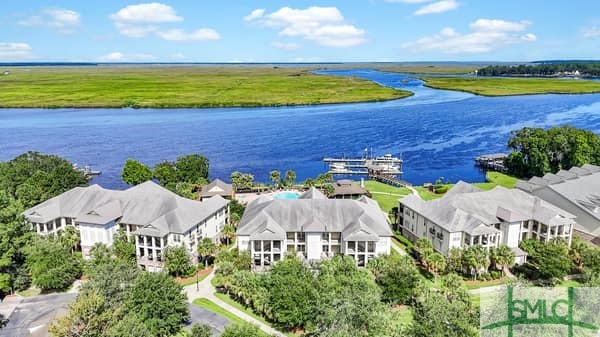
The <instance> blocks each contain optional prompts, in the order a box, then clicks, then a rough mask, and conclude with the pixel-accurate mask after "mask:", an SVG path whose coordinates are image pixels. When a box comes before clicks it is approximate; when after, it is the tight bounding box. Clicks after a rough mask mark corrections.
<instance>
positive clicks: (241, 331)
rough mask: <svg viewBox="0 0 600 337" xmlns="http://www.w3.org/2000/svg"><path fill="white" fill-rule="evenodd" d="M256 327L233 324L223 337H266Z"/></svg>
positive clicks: (224, 332) (228, 327) (226, 329)
mask: <svg viewBox="0 0 600 337" xmlns="http://www.w3.org/2000/svg"><path fill="white" fill-rule="evenodd" d="M266 336H267V334H266V333H264V332H262V330H260V329H259V328H258V326H256V325H251V324H241V325H240V324H232V325H228V326H226V327H225V330H223V333H222V334H221V337H266Z"/></svg>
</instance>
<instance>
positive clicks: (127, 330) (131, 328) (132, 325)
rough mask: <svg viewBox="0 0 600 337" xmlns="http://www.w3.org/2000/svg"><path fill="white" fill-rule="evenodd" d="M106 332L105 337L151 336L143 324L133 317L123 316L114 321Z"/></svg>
mask: <svg viewBox="0 0 600 337" xmlns="http://www.w3.org/2000/svg"><path fill="white" fill-rule="evenodd" d="M113 323H115V324H114V325H112V326H110V327H109V328H108V329H107V331H106V337H123V336H127V337H149V336H153V335H152V333H151V332H150V330H148V328H146V325H144V322H142V320H141V319H140V318H139V317H137V316H135V315H125V316H124V317H121V318H120V319H118V320H115V321H114V322H113ZM103 336H104V335H103Z"/></svg>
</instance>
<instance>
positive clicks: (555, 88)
mask: <svg viewBox="0 0 600 337" xmlns="http://www.w3.org/2000/svg"><path fill="white" fill-rule="evenodd" d="M421 79H422V80H424V81H425V85H426V86H428V87H431V88H436V89H446V90H457V91H466V92H470V93H473V94H477V95H483V96H510V95H532V94H591V93H598V92H600V82H596V81H588V80H566V79H555V78H504V77H494V78H489V77H486V78H481V77H478V78H464V77H422V78H421Z"/></svg>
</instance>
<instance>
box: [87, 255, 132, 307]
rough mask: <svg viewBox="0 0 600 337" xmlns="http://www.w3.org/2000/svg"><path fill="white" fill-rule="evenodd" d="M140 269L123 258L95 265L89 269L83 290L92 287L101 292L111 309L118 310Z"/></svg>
mask: <svg viewBox="0 0 600 337" xmlns="http://www.w3.org/2000/svg"><path fill="white" fill-rule="evenodd" d="M139 274H140V271H139V269H138V268H137V266H135V265H131V264H129V263H127V262H123V261H121V260H115V261H114V262H113V263H108V264H100V265H96V266H94V267H93V268H92V269H91V270H90V271H89V275H88V276H89V281H88V282H87V283H85V284H84V285H83V288H82V291H87V290H88V289H91V290H93V291H95V292H97V293H98V294H100V295H101V296H102V297H103V298H104V299H105V302H106V306H107V308H108V309H110V310H113V311H114V310H117V309H118V308H119V307H120V306H121V305H122V304H123V302H124V301H125V298H126V296H127V292H128V291H129V289H130V288H131V286H132V285H133V283H134V282H135V280H136V279H137V278H138V276H139Z"/></svg>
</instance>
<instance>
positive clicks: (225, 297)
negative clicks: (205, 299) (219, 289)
mask: <svg viewBox="0 0 600 337" xmlns="http://www.w3.org/2000/svg"><path fill="white" fill-rule="evenodd" d="M215 296H216V297H218V298H219V299H220V300H221V301H223V302H225V303H227V304H229V305H231V306H232V307H234V308H236V309H238V310H240V311H242V312H244V313H246V314H247V315H248V316H251V317H252V318H254V319H256V320H258V321H260V322H262V323H265V324H267V325H271V323H269V322H267V321H266V320H265V319H264V318H263V317H262V316H261V315H257V314H256V313H254V311H253V310H252V309H250V308H246V307H244V306H243V305H241V304H240V303H238V302H237V301H235V300H234V299H232V298H231V297H229V295H228V294H223V293H215Z"/></svg>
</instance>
